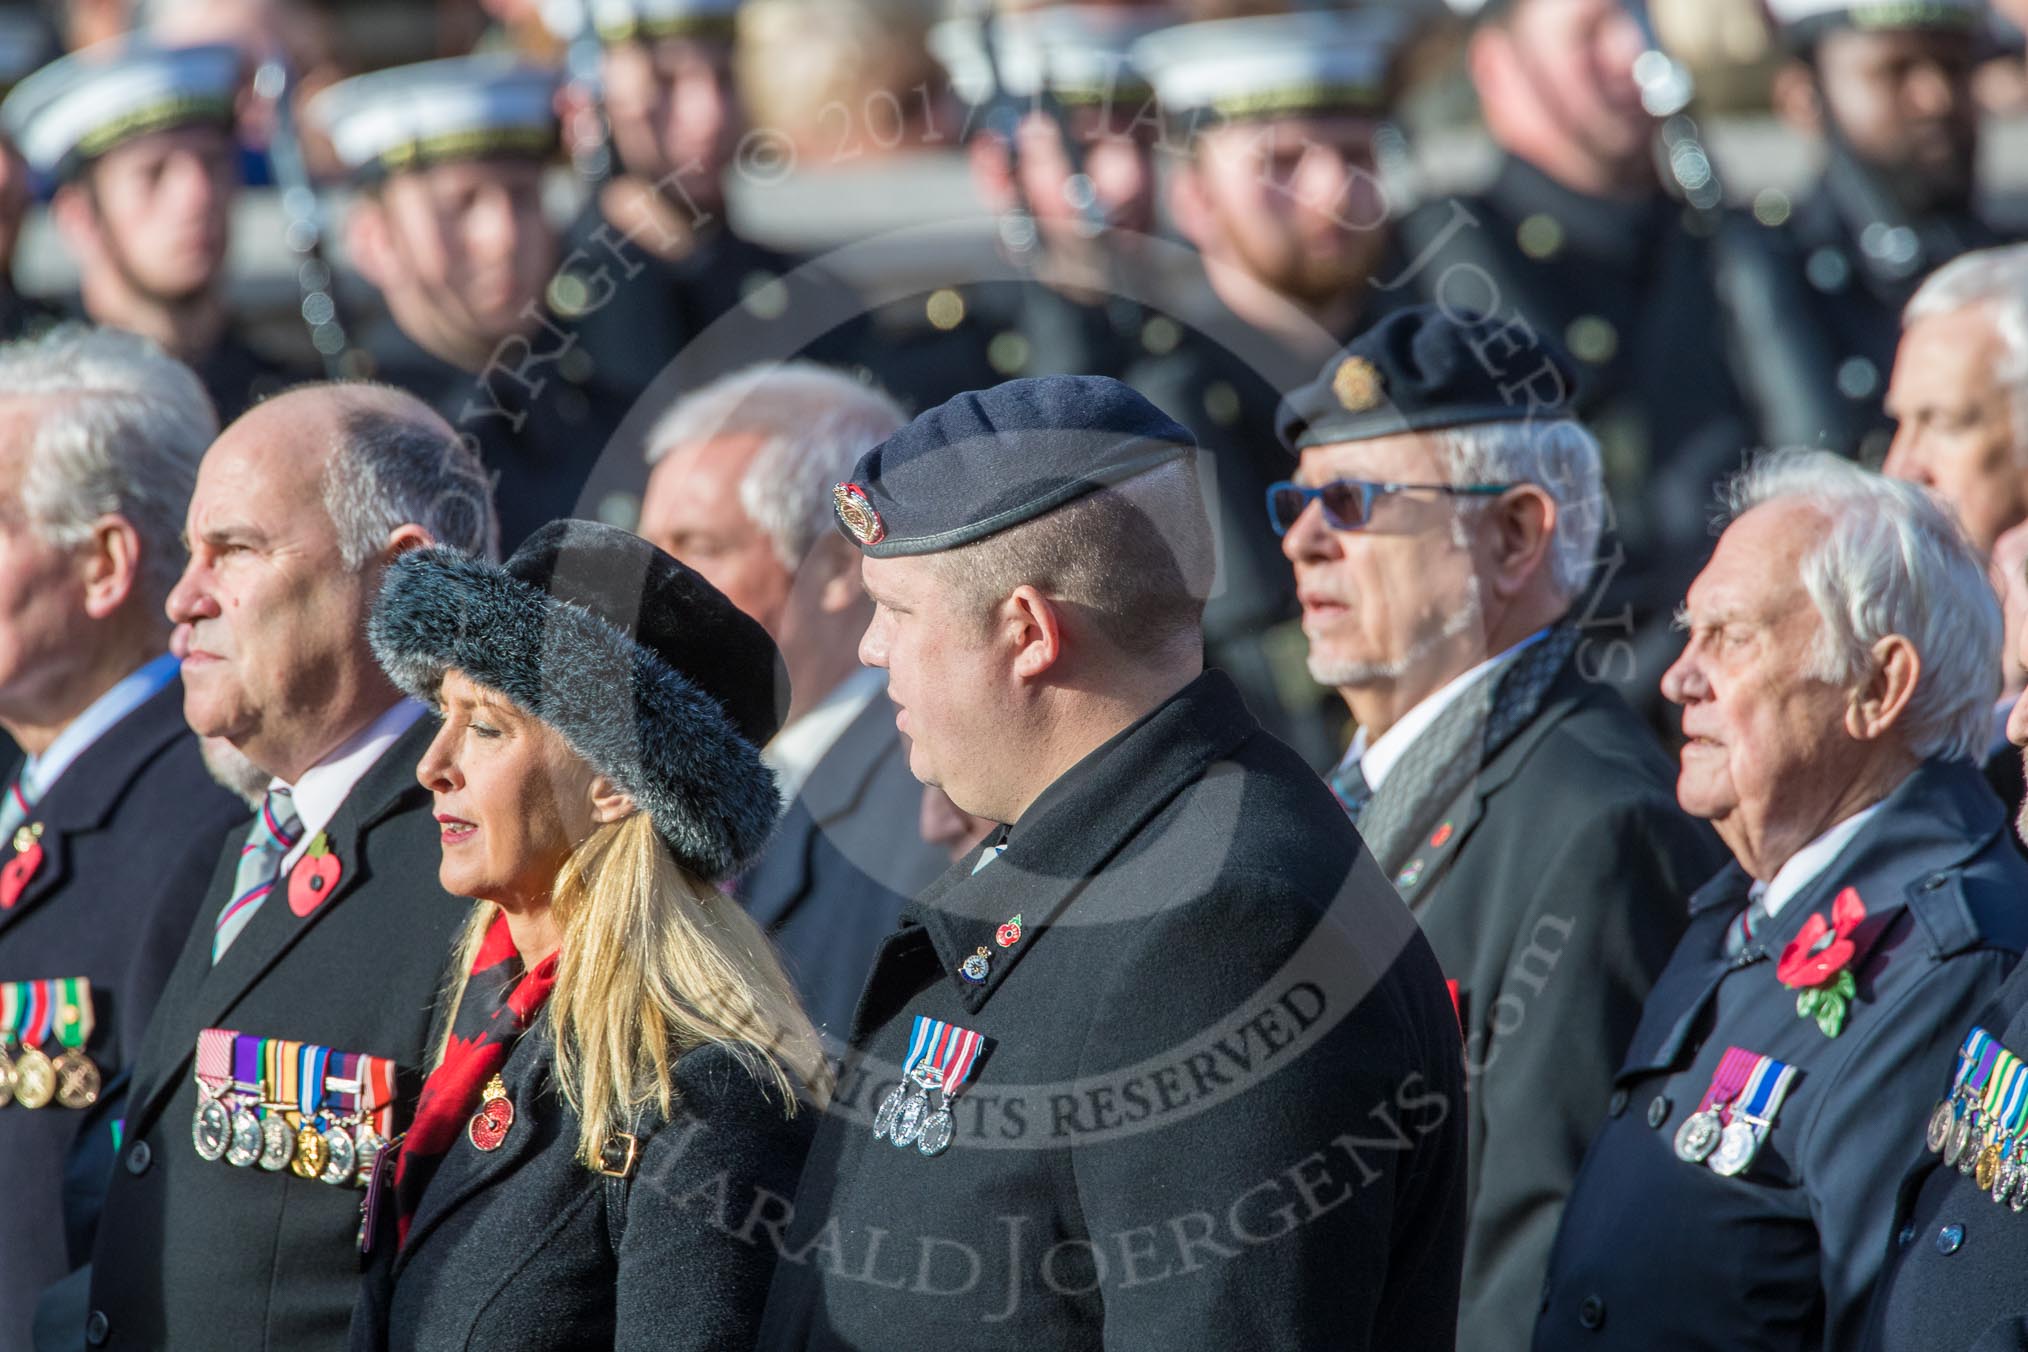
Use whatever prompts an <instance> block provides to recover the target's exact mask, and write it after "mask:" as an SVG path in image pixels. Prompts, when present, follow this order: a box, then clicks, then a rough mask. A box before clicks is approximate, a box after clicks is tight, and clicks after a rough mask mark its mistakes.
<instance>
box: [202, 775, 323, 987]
mask: <svg viewBox="0 0 2028 1352" xmlns="http://www.w3.org/2000/svg"><path fill="white" fill-rule="evenodd" d="M302 832H303V823H302V821H301V819H299V818H298V817H297V816H296V802H295V798H294V797H293V795H291V794H290V792H289V791H288V790H287V789H285V788H282V789H269V790H268V796H267V798H266V799H265V800H264V801H263V802H262V803H261V812H260V816H259V817H257V818H255V820H254V824H253V829H252V830H251V831H249V832H247V837H246V844H244V845H242V846H240V847H239V872H238V874H236V875H235V876H234V878H233V880H232V902H231V904H230V905H228V906H227V907H226V908H225V909H224V910H222V911H220V912H219V913H218V928H217V929H216V930H214V931H213V932H212V935H211V961H212V963H213V964H214V965H216V963H217V962H218V960H219V959H220V958H222V957H224V956H225V950H226V949H228V948H231V947H232V941H233V940H235V939H237V938H239V936H240V932H241V931H242V930H244V929H245V928H246V927H247V923H248V922H249V921H251V920H252V919H253V918H254V913H255V912H257V911H259V910H260V908H261V903H262V902H264V901H266V900H267V899H268V893H269V892H271V891H273V890H274V886H275V875H276V874H278V873H280V872H281V868H282V857H283V856H284V855H286V854H288V852H289V851H290V850H292V849H294V848H295V844H296V841H297V839H298V838H299V837H300V836H301V835H302Z"/></svg>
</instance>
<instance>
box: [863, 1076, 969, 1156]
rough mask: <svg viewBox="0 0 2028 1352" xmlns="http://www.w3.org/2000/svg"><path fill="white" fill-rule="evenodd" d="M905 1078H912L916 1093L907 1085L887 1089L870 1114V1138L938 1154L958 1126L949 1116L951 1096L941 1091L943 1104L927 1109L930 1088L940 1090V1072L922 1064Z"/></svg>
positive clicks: (904, 1148) (942, 1085)
mask: <svg viewBox="0 0 2028 1352" xmlns="http://www.w3.org/2000/svg"><path fill="white" fill-rule="evenodd" d="M908 1078H909V1079H911V1080H913V1081H915V1086H916V1089H915V1093H914V1094H913V1095H911V1094H910V1093H909V1092H908V1086H907V1085H906V1084H898V1085H896V1086H895V1087H894V1088H892V1089H890V1090H888V1091H887V1097H886V1098H884V1099H882V1100H881V1101H880V1107H879V1109H878V1110H877V1111H875V1112H874V1114H873V1139H874V1140H876V1141H879V1140H888V1141H891V1142H892V1143H893V1145H894V1148H895V1149H896V1150H906V1149H908V1148H909V1147H910V1146H914V1147H915V1148H916V1150H917V1151H919V1152H920V1153H922V1154H924V1155H941V1154H943V1153H944V1150H945V1148H946V1147H948V1146H949V1145H950V1143H951V1135H952V1133H953V1131H955V1130H956V1126H957V1124H956V1122H955V1121H954V1120H953V1119H952V1117H951V1099H950V1095H948V1094H943V1103H942V1104H941V1105H940V1106H938V1108H937V1109H936V1110H935V1111H934V1112H932V1111H931V1110H930V1102H929V1091H930V1090H932V1089H934V1090H936V1091H938V1093H940V1094H942V1093H943V1087H944V1077H943V1073H942V1072H941V1071H939V1070H938V1069H937V1068H936V1067H935V1066H932V1065H928V1064H923V1065H919V1066H917V1067H916V1068H915V1069H914V1070H912V1071H910V1072H909V1074H908Z"/></svg>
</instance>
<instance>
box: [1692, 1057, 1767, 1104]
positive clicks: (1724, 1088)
mask: <svg viewBox="0 0 2028 1352" xmlns="http://www.w3.org/2000/svg"><path fill="white" fill-rule="evenodd" d="M1753 1062H1754V1055H1753V1053H1752V1052H1750V1051H1748V1050H1746V1048H1744V1047H1727V1048H1726V1049H1725V1055H1724V1056H1722V1057H1720V1058H1719V1059H1718V1069H1717V1070H1715V1071H1713V1072H1712V1073H1711V1084H1710V1085H1709V1087H1707V1088H1706V1089H1705V1091H1704V1097H1703V1098H1701V1099H1699V1100H1698V1102H1697V1111H1698V1112H1700V1113H1702V1112H1709V1111H1711V1110H1713V1109H1716V1110H1717V1112H1718V1115H1719V1118H1720V1120H1721V1121H1722V1122H1723V1121H1730V1120H1731V1116H1732V1104H1733V1102H1734V1100H1736V1099H1737V1098H1738V1097H1739V1091H1740V1090H1741V1089H1743V1088H1745V1087H1746V1080H1747V1076H1749V1075H1751V1074H1752V1073H1753Z"/></svg>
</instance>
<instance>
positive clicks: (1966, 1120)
mask: <svg viewBox="0 0 2028 1352" xmlns="http://www.w3.org/2000/svg"><path fill="white" fill-rule="evenodd" d="M1971 1143H1972V1114H1970V1113H1966V1114H1964V1115H1963V1116H1962V1117H1960V1118H1958V1120H1957V1121H1956V1122H1955V1123H1953V1124H1952V1125H1951V1138H1950V1140H1949V1141H1948V1142H1947V1143H1946V1144H1945V1145H1944V1163H1945V1164H1956V1163H1957V1162H1958V1161H1959V1160H1961V1159H1965V1158H1966V1155H1967V1153H1968V1152H1967V1151H1966V1149H1965V1147H1966V1146H1968V1145H1970V1144H1971ZM1965 1170H1966V1172H1968V1173H1969V1172H1970V1171H1971V1162H1970V1161H1967V1163H1966V1165H1965Z"/></svg>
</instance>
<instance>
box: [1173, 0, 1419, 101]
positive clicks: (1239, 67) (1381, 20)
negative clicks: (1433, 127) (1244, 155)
mask: <svg viewBox="0 0 2028 1352" xmlns="http://www.w3.org/2000/svg"><path fill="white" fill-rule="evenodd" d="M1409 31H1410V23H1409V17H1408V16H1407V15H1406V14H1404V13H1403V12H1402V11H1400V10H1399V9H1395V8H1391V7H1385V6H1375V7H1372V8H1366V9H1354V10H1304V11H1300V12H1297V13H1293V14H1271V15H1261V16H1258V17H1253V18H1242V19H1213V20H1210V21H1209V22H1205V23H1187V24H1178V25H1176V26H1175V27H1172V28H1165V29H1162V30H1161V31H1160V32H1156V33H1150V34H1149V35H1148V36H1146V37H1144V38H1142V39H1141V40H1140V41H1138V42H1136V43H1135V44H1134V48H1133V61H1134V64H1135V65H1136V66H1137V67H1138V68H1140V69H1141V70H1142V71H1143V72H1145V73H1146V75H1147V77H1148V79H1149V80H1150V81H1152V82H1153V84H1154V87H1155V97H1156V99H1157V100H1158V101H1159V102H1160V103H1161V105H1162V110H1163V111H1164V112H1165V113H1168V114H1171V115H1176V114H1188V113H1195V112H1210V113H1215V114H1217V115H1219V116H1220V117H1224V118H1249V117H1275V116H1280V115H1283V114H1289V113H1308V112H1333V111H1343V110H1348V109H1349V110H1356V111H1374V110H1377V109H1379V108H1381V107H1383V106H1384V105H1385V103H1386V100H1387V94H1388V76H1389V73H1390V72H1391V70H1392V69H1393V65H1394V57H1395V54H1396V53H1397V52H1398V51H1399V50H1400V49H1401V44H1402V42H1403V41H1404V40H1405V39H1406V38H1407V36H1408V34H1409Z"/></svg>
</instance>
